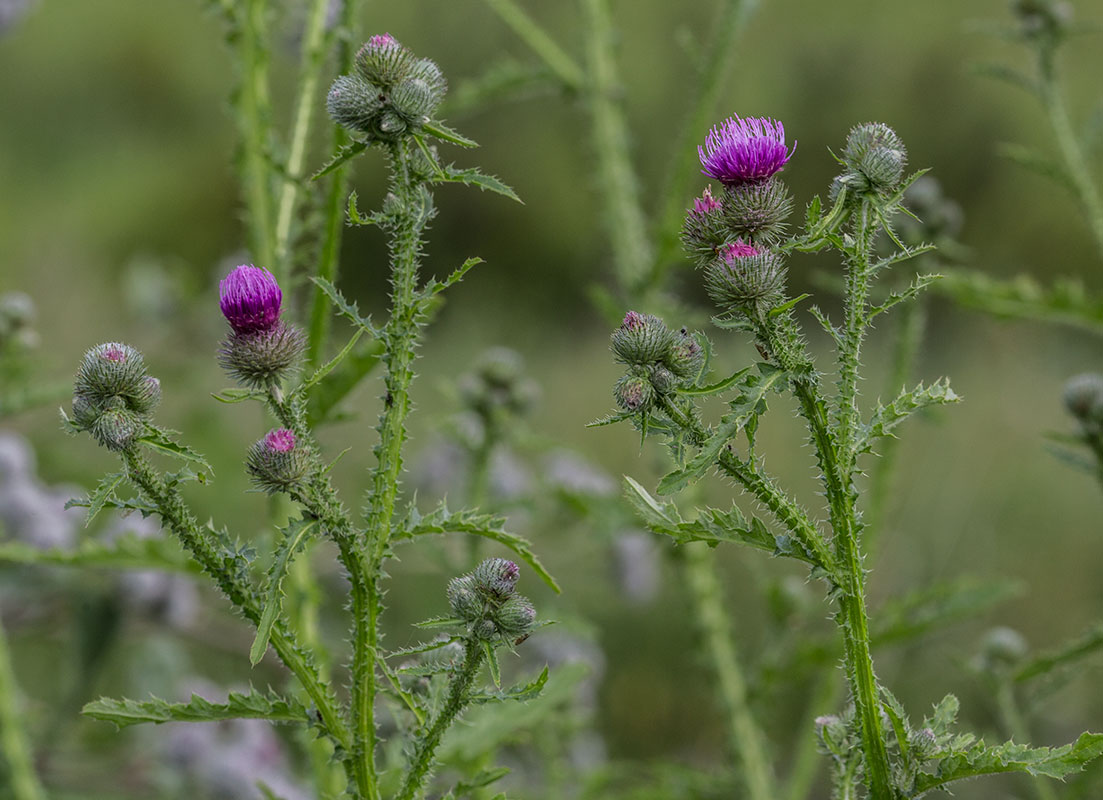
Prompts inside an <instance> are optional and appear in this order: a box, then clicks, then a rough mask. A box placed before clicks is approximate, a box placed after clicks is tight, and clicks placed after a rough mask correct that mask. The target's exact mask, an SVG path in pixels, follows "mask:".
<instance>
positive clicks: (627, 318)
mask: <svg viewBox="0 0 1103 800" xmlns="http://www.w3.org/2000/svg"><path fill="white" fill-rule="evenodd" d="M644 321H645V320H644V318H643V314H641V313H640V312H638V311H629V312H628V313H627V314H625V315H624V322H622V323H621V324H620V326H621V327H622V328H624V329H625V330H626V331H634V330H639V329H640V328H642V327H643V326H644Z"/></svg>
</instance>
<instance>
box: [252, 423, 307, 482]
mask: <svg viewBox="0 0 1103 800" xmlns="http://www.w3.org/2000/svg"><path fill="white" fill-rule="evenodd" d="M310 465H311V457H310V450H309V449H308V448H307V446H306V445H305V444H304V443H302V442H300V441H299V440H298V439H297V437H296V436H295V434H294V433H292V432H291V431H289V430H288V429H287V428H277V429H275V430H271V431H268V433H266V434H265V435H264V436H263V437H262V438H261V439H259V440H258V441H257V442H255V443H254V444H253V446H252V447H251V448H249V455H248V457H247V458H246V460H245V469H246V471H247V472H248V473H249V476H250V477H251V478H252V479H253V483H254V484H255V485H256V486H257V488H258V489H261V490H263V491H265V492H267V493H268V494H276V493H277V492H288V491H291V490H292V489H294V488H295V487H296V486H298V485H299V483H300V481H302V479H303V478H304V477H305V476H306V474H307V473H308V472H309V471H310Z"/></svg>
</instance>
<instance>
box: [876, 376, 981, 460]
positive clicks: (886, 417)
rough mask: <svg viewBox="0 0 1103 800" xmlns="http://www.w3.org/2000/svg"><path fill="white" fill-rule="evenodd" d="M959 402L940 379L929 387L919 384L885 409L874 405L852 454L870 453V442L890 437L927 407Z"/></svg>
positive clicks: (958, 398)
mask: <svg viewBox="0 0 1103 800" xmlns="http://www.w3.org/2000/svg"><path fill="white" fill-rule="evenodd" d="M959 400H961V398H960V397H959V396H958V395H956V394H954V390H953V389H951V388H950V384H949V382H948V381H947V380H946V379H945V378H941V379H939V380H937V381H935V382H934V383H932V384H931V385H930V386H923V384H919V385H918V386H917V387H915V388H914V389H912V390H910V391H909V390H904V391H902V392H901V393H900V394H899V395H898V396H897V397H896V399H895V400H893V401H892V402H891V403H889V404H888V405H887V406H883V405H878V406H877V409H876V410H875V411H874V412H873V416H872V417H871V418H870V421H869V423H868V424H866V425H863V426H862V431H861V435H860V436H859V437H858V441H857V442H855V444H854V452H855V453H869V452H872V447H873V440H874V439H877V438H880V437H884V436H893V435H894V434H893V431H894V430H895V429H896V427H897V426H898V425H900V423H901V422H903V421H904V420H906V419H907V418H908V417H910V416H911V415H912V414H914V413H915V412H917V411H920V410H922V409H924V408H930V407H931V406H939V405H946V404H947V403H956V402H958V401H959Z"/></svg>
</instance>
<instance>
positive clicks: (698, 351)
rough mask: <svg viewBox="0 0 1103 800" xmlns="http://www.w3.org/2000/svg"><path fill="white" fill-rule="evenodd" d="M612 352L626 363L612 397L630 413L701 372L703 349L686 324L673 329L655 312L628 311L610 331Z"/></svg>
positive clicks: (691, 380)
mask: <svg viewBox="0 0 1103 800" xmlns="http://www.w3.org/2000/svg"><path fill="white" fill-rule="evenodd" d="M612 349H613V355H614V356H615V357H616V360H617V361H619V362H620V363H622V364H626V365H627V366H628V371H627V372H626V373H625V374H624V376H622V377H621V379H620V380H619V381H617V384H616V386H615V387H614V389H613V397H614V398H615V399H616V401H617V405H618V406H620V407H621V408H622V409H623V410H625V411H628V412H632V413H641V414H642V413H645V412H646V411H647V410H648V409H650V408H651V406H652V405H653V404H654V402H655V400H656V399H657V398H658V397H660V396H664V395H669V394H670V393H672V392H673V391H674V390H675V389H677V388H678V387H679V386H683V385H686V384H687V383H692V382H693V381H694V380H695V379H696V378H697V376H698V374H699V373H700V372H701V367H702V366H703V364H704V359H705V352H704V348H702V347H701V343H700V341H698V339H697V337H696V336H694V335H693V334H691V333H690V332H689V331H688V330H686V329H685V328H682V329H681V330H680V331H672V330H670V329H669V328H668V327H667V326H666V323H665V322H663V321H662V320H661V319H659V318H658V317H656V316H653V315H651V314H641V313H639V312H638V311H629V312H628V313H627V314H625V315H624V321H623V322H622V323H621V324H620V327H619V328H617V329H616V330H615V331H613V336H612Z"/></svg>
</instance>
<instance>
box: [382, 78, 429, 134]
mask: <svg viewBox="0 0 1103 800" xmlns="http://www.w3.org/2000/svg"><path fill="white" fill-rule="evenodd" d="M391 103H392V104H393V105H394V110H395V112H396V113H397V114H398V115H399V116H400V117H402V119H404V120H406V122H408V123H409V124H410V125H415V126H416V125H421V124H423V123H425V122H428V121H429V117H430V115H431V114H432V113H433V111H435V110H436V107H437V101H436V100H434V98H433V92H432V90H431V89H430V88H429V84H427V83H426V82H425V81H423V80H421V79H420V78H406V80H404V81H402V83H400V84H398V86H396V87H395V89H394V93H393V94H392V95H391Z"/></svg>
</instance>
